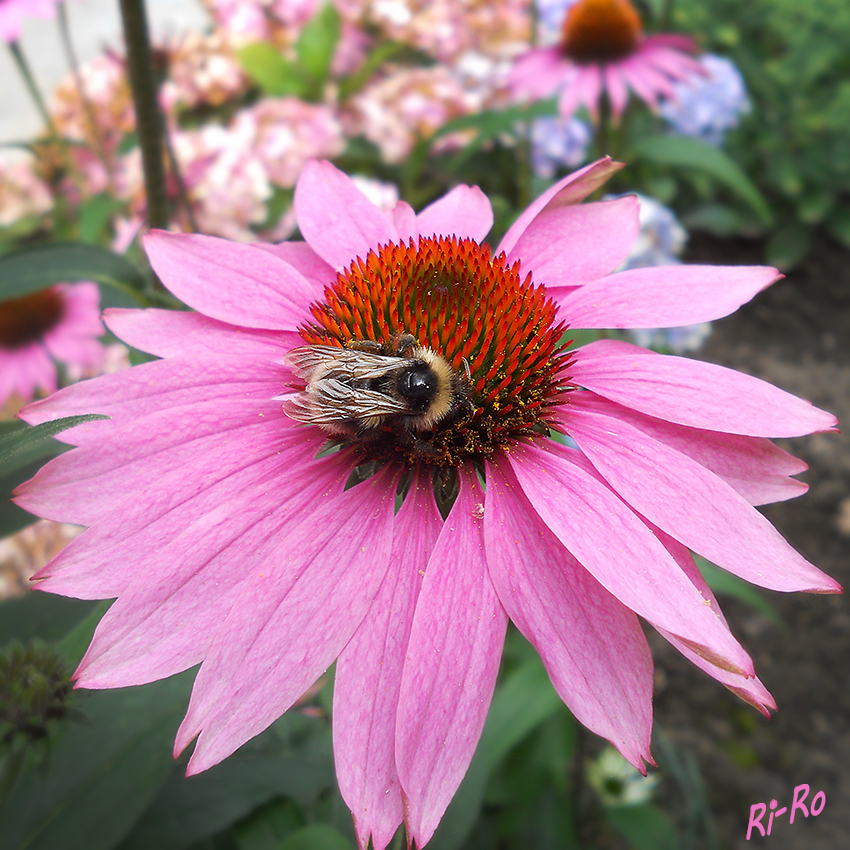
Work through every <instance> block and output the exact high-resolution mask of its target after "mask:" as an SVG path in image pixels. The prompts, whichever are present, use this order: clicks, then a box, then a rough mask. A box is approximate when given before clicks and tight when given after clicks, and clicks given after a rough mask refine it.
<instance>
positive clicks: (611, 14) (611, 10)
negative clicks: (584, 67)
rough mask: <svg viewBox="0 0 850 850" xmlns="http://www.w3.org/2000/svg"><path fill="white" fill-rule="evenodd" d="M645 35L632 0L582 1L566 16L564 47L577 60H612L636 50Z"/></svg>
mask: <svg viewBox="0 0 850 850" xmlns="http://www.w3.org/2000/svg"><path fill="white" fill-rule="evenodd" d="M641 35H642V31H641V22H640V16H639V15H638V13H637V11H636V9H635V7H634V6H632V4H631V3H630V2H629V0H579V2H578V3H576V4H575V5H574V6H572V7H571V8H570V10H569V11H568V12H567V16H566V18H565V19H564V26H563V42H562V43H563V50H564V52H565V53H566V55H567V56H569V57H570V58H571V59H574V60H575V61H576V62H583V63H589V62H610V61H614V60H617V59H622V58H624V57H625V56H628V55H629V54H630V53H632V52H634V49H635V47H636V46H637V44H638V41H639V40H640V38H641Z"/></svg>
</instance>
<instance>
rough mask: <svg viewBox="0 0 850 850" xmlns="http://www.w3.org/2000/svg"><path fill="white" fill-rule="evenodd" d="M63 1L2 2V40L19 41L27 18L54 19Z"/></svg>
mask: <svg viewBox="0 0 850 850" xmlns="http://www.w3.org/2000/svg"><path fill="white" fill-rule="evenodd" d="M60 2H61V0H0V39H2V40H3V41H6V42H12V41H17V40H18V39H19V38H20V37H21V29H22V27H23V22H24V18H25V17H29V18H52V17H53V16H54V15H55V14H56V9H55V8H54V7H55V6H56V4H57V3H60Z"/></svg>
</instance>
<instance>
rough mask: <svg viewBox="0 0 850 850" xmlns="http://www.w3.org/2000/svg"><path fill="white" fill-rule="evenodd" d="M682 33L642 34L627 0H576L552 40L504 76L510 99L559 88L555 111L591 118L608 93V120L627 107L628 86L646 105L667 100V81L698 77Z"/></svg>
mask: <svg viewBox="0 0 850 850" xmlns="http://www.w3.org/2000/svg"><path fill="white" fill-rule="evenodd" d="M695 49H696V48H695V45H694V43H693V41H692V40H691V39H690V38H688V37H687V36H683V35H675V34H670V33H665V34H657V35H650V36H644V34H643V30H642V27H641V21H640V16H639V15H638V13H637V11H636V10H635V8H634V6H632V4H631V3H630V2H629V0H578V2H577V3H575V4H574V5H573V6H571V7H570V8H569V9H568V10H567V14H566V17H565V18H564V24H563V29H562V37H561V41H560V43H559V44H556V45H553V46H551V47H541V48H535V49H533V50H530V51H529V52H528V53H525V54H523V55H522V56H520V58H519V59H518V60H517V62H516V64H515V65H514V67H513V68H512V69H511V72H510V74H509V76H508V85H509V88H510V90H511V92H512V93H513V94H514V95H515V96H516V97H523V98H531V99H534V100H539V99H541V98H546V97H550V96H551V95H553V94H556V93H558V92H560V98H559V101H558V111H559V112H560V114H561V115H562V116H564V117H570V116H571V115H572V114H573V113H574V112H575V111H576V110H577V109H578V108H579V107H580V106H582V105H583V106H585V107H587V110H588V112H590V114H591V116H592V117H593V119H594V121H595V120H598V116H599V103H600V100H601V98H602V96H603V93H607V96H608V99H609V101H610V103H611V111H612V114H613V118H614V121H617V120H618V119H619V117H620V115H621V114H622V112H623V110H624V109H625V108H626V103H627V102H628V99H629V89H631V90H632V91H633V92H634V93H635V94H636V95H637V96H638V97H639V98H640V99H641V100H643V101H645V102H646V103H647V104H648V105H649V106H650V107H651V108H652V109H656V108H657V105H658V97H659V95H663V96H664V97H673V96H674V94H675V91H674V88H673V83H674V82H675V81H676V80H683V79H686V78H688V77H690V76H692V75H693V74H704V73H705V71H704V70H703V68H702V66H701V65H700V64H699V63H698V62H697V61H696V60H695V59H694V58H693V57H692V56H690V55H688V54H690V53H693V52H694V51H695Z"/></svg>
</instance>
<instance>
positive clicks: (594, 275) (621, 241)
mask: <svg viewBox="0 0 850 850" xmlns="http://www.w3.org/2000/svg"><path fill="white" fill-rule="evenodd" d="M639 231H640V222H639V220H638V199H637V196H636V195H629V196H627V197H625V198H617V199H616V200H614V201H597V202H596V203H591V204H581V205H577V204H576V205H569V206H560V207H555V206H552V207H547V208H546V209H545V210H543V212H541V213H540V215H538V216H537V217H536V218H535V219H534V221H532V222H531V223H530V224H529V226H528V227H527V228H526V230H525V232H524V233H523V234H522V236H520V237H519V239H518V240H517V242H516V244H515V245H514V247H513V248H512V249H511V251H510V252H509V253H508V257H507V259H508V262H509V263H512V262H514V261H515V260H521V261H522V272H523V274H525V273H527V272H531V273H532V275H533V277H534V282H535V283H537V284H543V285H545V286H546V287H550V286H576V285H579V284H583V283H586V282H588V281H591V280H596V279H598V278H600V277H604V276H605V275H607V274H609V273H610V272H612V271H613V270H614V269H615V268H617V266H619V265H620V263H622V262H623V260H624V259H625V258H626V257H627V256H628V254H629V251H630V250H631V248H632V246H633V245H634V243H635V240H636V239H637V236H638V233H639Z"/></svg>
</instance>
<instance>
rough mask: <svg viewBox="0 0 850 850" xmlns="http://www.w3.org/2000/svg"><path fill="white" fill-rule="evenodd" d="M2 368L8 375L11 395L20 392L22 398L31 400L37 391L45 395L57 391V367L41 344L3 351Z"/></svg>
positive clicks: (35, 343) (36, 343)
mask: <svg viewBox="0 0 850 850" xmlns="http://www.w3.org/2000/svg"><path fill="white" fill-rule="evenodd" d="M2 366H3V368H4V370H5V372H6V374H7V378H6V380H7V386H9V387H10V389H9V394H10V395H11V393H13V392H18V394H19V395H20V396H21V397H22V398H24V399H31V398H32V397H33V396H34V395H35V394H36V391H37V390H41V391H42V392H44V393H52V392H55V391H56V379H57V375H56V365H55V364H54V363H53V361H52V360H51V359H50V355H49V354H48V353H47V349H46V348H45V347H44V346H43V345H42V344H41V343H40V342H33V343H30V344H29V345H25V346H22V347H21V348H16V349H15V350H13V351H10V350H8V349H7V350H5V351H3V363H2ZM4 400H5V396H4ZM36 403H38V402H36Z"/></svg>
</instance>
